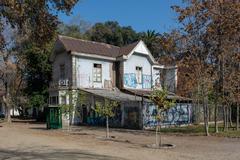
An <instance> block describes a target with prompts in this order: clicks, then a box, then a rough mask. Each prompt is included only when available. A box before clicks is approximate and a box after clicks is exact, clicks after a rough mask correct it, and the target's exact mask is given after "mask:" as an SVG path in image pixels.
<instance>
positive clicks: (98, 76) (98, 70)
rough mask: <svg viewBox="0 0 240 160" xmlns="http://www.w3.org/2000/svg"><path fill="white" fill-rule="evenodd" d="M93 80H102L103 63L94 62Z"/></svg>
mask: <svg viewBox="0 0 240 160" xmlns="http://www.w3.org/2000/svg"><path fill="white" fill-rule="evenodd" d="M93 81H94V82H102V65H101V64H96V63H94V64H93Z"/></svg>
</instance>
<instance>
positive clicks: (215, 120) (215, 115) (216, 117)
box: [214, 104, 218, 133]
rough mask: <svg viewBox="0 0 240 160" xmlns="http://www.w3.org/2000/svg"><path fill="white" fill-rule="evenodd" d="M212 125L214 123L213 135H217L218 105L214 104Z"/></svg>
mask: <svg viewBox="0 0 240 160" xmlns="http://www.w3.org/2000/svg"><path fill="white" fill-rule="evenodd" d="M214 123H215V133H218V104H215V108H214Z"/></svg>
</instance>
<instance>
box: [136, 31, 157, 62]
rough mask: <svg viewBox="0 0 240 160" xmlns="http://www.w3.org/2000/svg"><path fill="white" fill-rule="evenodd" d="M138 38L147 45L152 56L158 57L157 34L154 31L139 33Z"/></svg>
mask: <svg viewBox="0 0 240 160" xmlns="http://www.w3.org/2000/svg"><path fill="white" fill-rule="evenodd" d="M140 37H141V39H142V40H143V41H144V43H145V44H146V45H147V47H148V48H149V50H150V51H151V53H152V54H153V56H154V57H158V56H159V54H160V39H159V38H160V37H159V33H157V32H156V31H154V30H148V31H147V32H142V33H140Z"/></svg>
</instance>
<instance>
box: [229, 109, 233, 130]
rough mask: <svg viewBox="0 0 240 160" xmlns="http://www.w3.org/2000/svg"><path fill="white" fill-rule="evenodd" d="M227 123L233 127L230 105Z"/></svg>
mask: <svg viewBox="0 0 240 160" xmlns="http://www.w3.org/2000/svg"><path fill="white" fill-rule="evenodd" d="M229 123H230V127H231V128H232V127H233V123H232V107H231V106H230V107H229Z"/></svg>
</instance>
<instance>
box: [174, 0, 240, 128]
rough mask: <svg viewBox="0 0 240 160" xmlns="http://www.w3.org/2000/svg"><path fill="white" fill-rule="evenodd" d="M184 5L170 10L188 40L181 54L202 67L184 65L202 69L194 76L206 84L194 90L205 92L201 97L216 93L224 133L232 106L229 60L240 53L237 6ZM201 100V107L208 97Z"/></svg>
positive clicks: (229, 3)
mask: <svg viewBox="0 0 240 160" xmlns="http://www.w3.org/2000/svg"><path fill="white" fill-rule="evenodd" d="M185 2H187V5H186V7H179V6H174V7H173V8H174V9H175V11H176V12H177V13H179V16H178V20H179V22H180V23H181V24H182V25H183V30H182V31H183V33H184V36H185V37H186V40H187V45H186V46H185V52H183V54H186V53H189V54H188V56H189V55H190V57H192V58H191V60H192V61H193V60H194V61H196V60H197V61H199V62H200V64H201V65H202V66H203V67H198V68H193V67H192V66H190V65H189V64H187V65H186V66H188V68H193V69H197V70H198V69H199V68H202V70H201V72H199V73H204V72H205V74H201V75H199V76H197V77H200V78H201V77H206V79H205V80H204V79H203V81H202V82H205V85H203V88H202V87H200V88H199V87H197V88H199V89H201V90H202V91H204V92H202V91H201V93H202V94H201V95H204V96H207V95H208V93H209V92H210V90H212V88H213V87H215V88H214V90H215V91H217V93H219V94H218V95H216V98H217V101H218V102H219V103H220V104H221V106H222V108H223V111H224V129H225V130H227V128H228V122H229V110H230V106H231V103H232V100H231V97H232V96H231V92H232V91H231V90H232V89H231V88H232V87H234V86H233V85H230V86H229V84H231V83H229V82H230V81H233V79H228V78H229V77H230V75H231V74H232V73H233V72H232V71H231V70H232V69H233V67H232V64H233V63H232V62H233V61H231V60H230V59H232V58H233V57H235V56H236V55H237V54H239V50H238V49H236V48H239V31H240V30H239V26H240V25H239V17H240V16H239V13H240V12H239V8H240V3H239V1H227V0H216V1H210V0H209V1H201V0H196V1H190V0H187V1H185ZM183 57H185V56H184V55H183ZM235 61H236V60H235ZM234 63H235V62H234ZM205 70H206V71H207V72H206V71H205ZM200 78H198V79H195V83H193V84H198V83H197V82H198V81H197V80H199V79H200ZM198 86H199V85H198ZM219 86H220V87H219ZM192 88H194V87H192ZM204 99H205V100H204ZM204 99H202V101H201V102H202V104H203V105H204V103H205V102H204V101H207V100H208V98H207V97H205V98H204ZM204 106H205V105H204ZM204 113H205V112H204ZM206 114H207V113H206ZM205 118H207V117H205ZM205 126H206V124H205Z"/></svg>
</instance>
